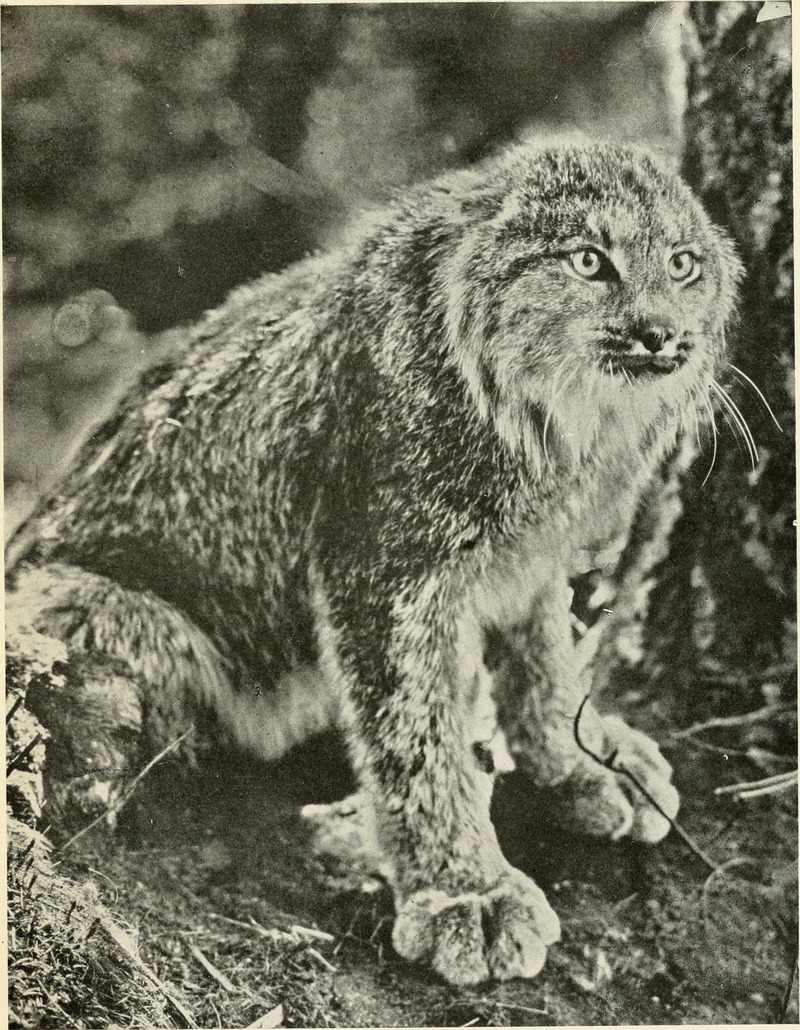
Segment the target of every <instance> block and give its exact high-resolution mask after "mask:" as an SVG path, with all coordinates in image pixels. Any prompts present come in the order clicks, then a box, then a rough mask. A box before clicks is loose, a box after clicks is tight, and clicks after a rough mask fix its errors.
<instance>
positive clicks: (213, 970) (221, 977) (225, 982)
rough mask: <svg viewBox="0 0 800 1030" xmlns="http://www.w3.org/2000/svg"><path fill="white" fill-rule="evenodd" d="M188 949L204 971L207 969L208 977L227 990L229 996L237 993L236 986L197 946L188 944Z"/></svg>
mask: <svg viewBox="0 0 800 1030" xmlns="http://www.w3.org/2000/svg"><path fill="white" fill-rule="evenodd" d="M187 948H188V949H189V951H190V952H191V953H192V955H193V956H194V958H196V959H197V961H198V962H199V963H200V965H201V966H202V967H203V969H205V971H206V972H207V973H208V975H209V976H210V977H212V978H213V979H214V980H216V981H217V983H218V984H219V985H220V987H222V988H223V989H224V990H226V991H227V992H228V993H229V994H235V993H236V985H235V984H233V983H231V981H230V980H229V979H228V978H227V976H225V974H224V973H221V972H220V971H219V969H217V967H216V966H215V965H214V964H213V963H212V962H210V961H209V960H208V959H207V958H206V956H205V955H204V954H203V953H202V951H201V950H200V949H199V948H198V947H197V946H196V945H195V944H187Z"/></svg>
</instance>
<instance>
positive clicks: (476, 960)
mask: <svg viewBox="0 0 800 1030" xmlns="http://www.w3.org/2000/svg"><path fill="white" fill-rule="evenodd" d="M581 247H583V248H586V247H593V248H598V249H599V250H600V251H602V253H603V254H604V255H605V256H606V259H607V260H608V262H609V263H610V267H613V270H614V274H613V275H609V276H606V277H604V278H600V279H599V280H594V279H593V280H588V279H581V278H580V276H578V275H575V274H572V273H571V272H570V269H569V267H568V265H567V262H568V261H569V255H570V254H573V253H574V252H575V251H576V248H581ZM676 247H690V248H691V249H692V251H693V252H694V253H695V254H696V255H697V257H698V260H699V261H700V262H701V267H702V274H701V275H700V276H699V277H698V278H697V279H696V280H694V281H692V282H691V283H689V284H683V283H679V282H676V281H674V280H673V279H670V277H669V276H668V274H667V271H666V264H665V262H666V260H667V254H668V253H669V251H670V248H672V249H674V248H676ZM738 275H739V266H738V262H737V260H736V257H735V254H734V252H733V248H732V246H731V244H730V242H729V241H728V240H727V238H726V237H725V236H724V234H723V233H721V232H720V231H719V230H718V229H716V228H715V227H713V226H712V225H711V223H710V222H709V220H708V218H707V216H706V215H705V213H704V212H703V211H702V209H701V208H700V206H699V204H698V202H697V201H696V200H695V199H694V198H693V196H692V195H691V194H690V192H689V190H688V189H687V188H686V187H685V186H684V185H683V184H682V183H681V182H680V181H679V180H678V179H676V178H674V177H673V176H671V175H668V174H665V173H663V172H661V171H659V169H658V168H657V167H656V166H655V165H654V164H653V163H652V162H651V161H650V160H649V159H648V158H647V157H645V156H643V155H641V154H638V153H635V152H631V151H628V150H624V149H619V148H615V147H611V146H590V147H581V148H575V149H558V150H541V151H533V150H530V149H527V148H520V149H516V150H512V151H510V152H509V153H508V154H506V155H504V156H503V157H501V158H499V159H497V160H495V161H493V162H491V163H489V164H487V165H485V166H483V167H480V168H478V169H476V170H470V171H465V172H460V173H456V174H451V175H448V176H445V177H444V178H442V179H439V180H437V181H434V182H433V183H431V184H427V185H424V186H422V187H419V188H417V189H414V190H411V191H410V192H409V193H408V194H406V195H405V196H404V197H402V198H401V199H399V200H397V201H396V202H395V203H394V204H393V205H392V206H390V207H389V208H388V209H387V210H385V211H383V212H381V213H379V214H377V215H374V216H372V217H370V218H369V219H365V220H364V221H363V222H362V223H361V224H360V225H358V226H357V227H356V229H355V230H354V233H353V237H352V239H351V242H350V243H349V244H348V246H347V247H346V248H345V249H343V250H341V251H339V252H336V253H333V254H330V255H324V256H317V257H312V258H309V259H308V260H306V261H304V262H302V263H300V264H299V265H297V266H296V267H294V268H292V269H290V270H288V271H287V272H285V273H283V274H282V275H280V276H277V277H276V276H268V277H266V278H264V279H262V280H260V281H258V282H256V283H254V284H252V285H248V286H245V287H242V288H240V289H238V290H237V291H235V292H234V293H233V294H232V295H231V296H230V298H229V299H228V301H227V302H226V303H225V304H224V305H223V306H222V307H221V308H220V309H218V310H216V311H213V312H211V313H210V314H208V315H207V316H206V318H205V319H204V320H203V321H202V322H201V323H200V324H199V325H198V326H197V327H196V328H195V329H194V330H193V331H191V332H187V346H186V349H185V350H184V351H183V352H182V353H181V354H180V355H179V356H177V357H176V358H174V359H173V360H172V361H171V362H170V363H168V364H166V365H164V366H162V367H159V368H157V369H155V370H154V371H151V372H149V373H147V374H146V375H145V377H144V379H143V380H142V382H141V384H140V385H139V386H138V388H137V389H135V390H134V391H133V392H131V393H130V394H129V396H128V397H127V399H126V400H125V401H124V403H123V404H122V405H121V406H120V408H119V410H118V411H117V413H116V415H115V416H114V417H113V418H112V419H111V420H110V421H108V422H107V423H106V424H105V425H104V426H102V427H101V428H100V429H99V430H98V431H97V432H96V433H95V434H94V436H93V437H92V439H91V441H90V442H89V443H88V445H87V446H86V447H85V448H84V450H83V452H82V454H81V455H80V458H79V460H78V463H77V465H76V467H75V468H74V470H73V472H72V474H71V475H70V476H69V478H68V479H67V480H66V482H65V483H64V484H63V485H62V486H61V488H60V489H59V491H58V492H57V494H56V495H55V496H54V497H52V498H51V500H50V501H49V503H48V504H47V505H46V506H45V507H44V508H43V509H42V510H41V511H40V512H39V513H38V515H37V516H36V517H35V518H34V519H33V520H32V521H31V522H29V524H28V525H27V526H25V527H23V529H22V531H21V532H20V534H19V535H18V538H17V540H16V541H15V543H14V545H13V548H14V551H15V554H16V566H15V569H14V572H13V589H12V593H11V602H10V603H11V616H10V617H11V618H12V619H13V618H17V619H21V620H23V621H25V620H28V622H30V623H32V624H33V625H34V627H35V628H36V629H37V630H40V631H43V632H49V633H51V634H54V635H57V636H59V637H60V638H61V639H63V640H64V641H65V642H66V643H67V644H68V645H69V646H70V647H72V648H73V649H78V650H81V649H83V650H92V649H95V650H99V651H102V652H103V653H108V654H111V655H113V656H114V657H115V658H118V659H119V658H121V659H124V660H125V661H126V662H127V663H128V665H129V667H130V669H131V670H132V673H133V675H135V676H136V677H138V679H139V680H140V682H141V683H142V684H143V691H144V693H143V703H144V705H145V708H146V709H147V710H148V711H150V712H154V713H156V714H155V715H154V716H153V717H152V718H153V721H154V723H156V724H158V725H159V726H161V725H162V724H166V723H168V722H169V720H170V718H173V719H174V718H177V716H176V715H175V713H176V712H178V711H180V710H182V706H184V705H190V704H192V703H193V702H192V701H191V700H189V699H190V698H191V697H194V698H199V699H200V700H201V701H203V702H204V703H207V704H210V705H212V706H213V707H214V708H215V709H216V710H217V711H218V713H219V716H220V718H221V719H222V720H223V721H225V722H227V724H228V725H229V726H230V728H231V729H232V731H233V732H234V734H235V735H236V736H238V738H239V739H240V740H241V741H242V742H243V743H245V744H246V745H247V746H249V747H251V748H252V749H253V750H255V751H256V752H258V753H259V754H261V755H262V756H264V757H268V758H271V757H275V756H276V755H278V754H279V753H281V752H282V751H283V750H285V749H286V748H287V747H288V746H289V745H291V744H292V743H294V742H295V741H297V740H300V739H302V737H303V736H305V735H307V734H308V733H310V732H314V731H316V730H318V729H320V728H321V727H322V726H323V725H325V724H326V723H328V722H330V721H338V722H339V723H341V724H342V725H344V726H345V727H346V728H347V730H348V733H349V737H350V741H351V745H352V754H353V759H354V763H355V765H356V767H357V770H358V772H359V775H360V777H361V781H362V784H363V787H364V790H365V791H366V793H367V795H368V797H369V799H370V802H371V805H372V808H373V812H374V819H375V825H376V827H377V833H378V837H379V840H380V843H381V846H382V847H383V849H384V852H385V854H386V855H387V856H388V857H389V858H390V860H391V862H392V866H393V870H394V884H395V889H396V892H397V901H398V919H397V925H396V928H395V935H394V940H395V946H396V947H397V949H398V951H400V953H401V954H404V955H406V956H407V957H409V958H412V959H421V960H426V961H428V962H430V963H431V964H432V965H433V967H434V968H435V969H436V970H437V971H438V972H440V973H441V974H442V975H443V976H445V977H446V978H447V979H449V980H451V981H453V982H456V983H469V982H477V981H480V980H482V979H485V978H486V977H489V976H495V977H500V978H503V977H509V976H515V975H524V976H529V975H533V974H535V973H536V972H537V971H538V969H539V968H540V967H541V964H542V962H543V961H544V953H545V947H546V945H548V944H549V943H551V942H552V941H553V940H554V939H555V938H556V937H557V936H558V924H557V920H556V918H555V916H554V914H553V913H552V911H551V910H550V908H549V906H548V905H547V902H546V900H545V899H544V896H543V895H542V894H541V892H540V891H539V890H538V888H536V887H535V885H533V884H532V883H531V882H530V881H528V880H527V879H526V878H525V877H522V876H521V874H519V873H517V872H516V871H515V870H513V869H511V868H510V867H509V866H508V864H507V863H506V861H505V859H504V858H503V856H502V855H501V853H500V850H499V847H498V844H497V841H496V838H495V834H494V830H493V828H492V826H491V822H490V819H489V801H490V795H491V787H492V776H491V773H490V771H489V767H490V765H491V763H490V762H489V763H488V766H487V762H486V761H485V760H482V758H481V754H482V753H481V751H480V747H479V748H478V750H477V751H476V748H475V747H474V745H475V744H478V745H481V744H482V743H483V742H484V741H485V738H484V733H485V734H486V735H487V736H488V734H489V731H488V730H486V731H483V730H482V731H476V730H475V722H474V720H473V718H472V713H473V709H474V708H475V706H476V704H478V701H481V703H483V702H485V698H482V695H483V694H485V692H486V690H487V687H488V685H489V684H490V677H489V676H488V675H487V673H486V670H485V669H484V666H483V647H484V632H485V631H486V629H487V627H495V628H496V629H499V630H500V631H510V630H511V629H513V627H515V626H517V625H518V624H520V623H523V622H526V621H527V622H528V623H529V624H530V625H532V626H534V627H536V632H535V637H534V643H535V646H534V649H533V652H532V654H533V659H532V661H531V662H530V663H529V667H530V670H531V672H530V677H529V679H528V680H527V681H526V682H524V683H521V684H518V685H517V690H518V696H517V697H516V698H514V699H513V701H514V705H513V706H510V704H509V699H508V698H506V699H500V710H501V711H507V710H510V709H513V710H514V711H522V712H524V713H525V714H524V717H520V718H518V719H517V722H516V725H515V727H514V734H513V741H514V742H515V743H516V745H517V748H518V750H521V751H524V752H525V758H526V760H527V764H528V767H529V768H530V769H531V770H533V771H534V772H535V773H536V775H538V777H539V778H540V780H542V781H544V782H547V783H549V784H551V785H554V786H557V785H559V784H561V785H563V786H564V797H565V805H566V806H567V808H568V811H569V812H570V813H571V814H570V815H569V818H570V819H571V820H573V821H578V822H582V823H583V825H585V827H586V828H587V829H588V830H589V831H590V832H600V833H607V834H609V835H610V836H619V835H620V834H622V833H626V832H628V833H632V834H633V835H634V836H639V837H640V838H641V839H646V840H654V839H658V838H659V837H660V836H663V834H664V832H666V829H668V825H666V824H665V822H664V820H663V817H662V816H661V815H659V814H658V813H653V812H652V811H650V812H646V811H644V809H643V808H642V804H641V802H640V801H639V802H637V801H636V800H635V799H632V798H631V797H630V795H629V794H628V793H626V790H625V785H624V784H620V783H619V782H618V781H617V780H616V779H615V777H614V775H613V774H612V773H611V772H610V771H609V770H606V769H602V768H601V769H599V770H598V769H597V768H590V766H587V764H586V761H585V758H584V756H582V755H581V754H580V752H579V751H578V750H577V748H576V747H575V744H574V741H573V739H572V717H573V715H574V712H575V709H576V705H577V701H578V698H577V695H576V691H577V686H576V684H577V678H578V669H577V665H576V660H575V656H574V651H573V648H572V642H571V636H570V627H569V621H568V606H569V595H568V586H567V583H568V577H569V575H570V573H571V572H572V571H574V570H575V569H576V568H577V567H578V566H579V564H580V560H581V557H580V556H583V559H585V555H586V553H587V549H589V550H591V548H593V547H599V546H601V545H602V544H603V543H604V542H605V541H607V540H608V539H610V538H612V537H616V536H618V535H619V534H620V532H624V530H625V527H626V526H627V525H628V524H629V522H630V520H631V518H632V516H633V513H634V511H635V508H636V504H637V498H638V497H639V494H640V491H641V489H642V487H643V485H644V484H645V483H646V481H647V479H648V477H649V476H650V475H651V474H652V472H653V470H654V469H655V468H656V467H657V465H658V464H659V462H660V461H661V460H662V459H663V458H664V457H665V455H666V454H667V453H668V452H669V451H670V450H671V448H673V447H674V445H675V442H676V439H677V437H678V435H679V434H680V433H681V432H684V431H689V432H694V431H695V429H696V426H697V424H698V423H702V422H703V421H704V420H705V418H706V417H707V414H708V412H709V407H710V405H709V378H710V376H711V375H712V374H713V372H714V369H715V367H716V366H717V365H718V363H719V361H720V360H721V357H722V354H723V345H724V331H725V326H726V323H727V322H728V320H729V319H730V317H731V313H732V310H733V304H734V296H735V290H736V281H737V278H738ZM653 321H655V322H658V323H664V322H669V323H670V324H672V325H673V326H674V328H675V334H674V340H673V342H672V344H671V346H672V348H673V350H672V352H671V353H672V357H671V358H670V361H669V362H668V363H667V364H668V366H669V367H668V369H666V371H665V369H664V368H663V367H657V363H656V364H654V365H653V366H652V367H651V366H650V365H647V361H649V360H650V359H649V358H647V359H646V361H645V364H644V366H643V368H644V371H643V373H642V374H636V375H630V374H627V373H626V371H625V370H624V368H621V367H620V365H619V363H618V362H617V358H616V355H618V354H619V353H623V352H624V353H630V354H636V353H643V351H642V343H641V341H640V339H639V337H640V336H641V333H640V332H639V329H638V328H637V327H640V326H641V325H642V324H643V323H645V322H650V323H652V322H653ZM637 334H638V336H637ZM637 348H638V351H637ZM673 359H674V360H673ZM165 699H167V700H165ZM484 709H485V704H484ZM484 722H485V720H484ZM586 726H587V729H586V733H587V735H588V736H589V737H590V738H591V740H592V741H593V742H594V745H595V746H596V747H597V748H598V749H602V748H603V747H605V746H606V745H607V744H608V745H609V746H610V744H611V743H613V745H614V747H615V748H616V749H617V750H618V751H619V752H620V754H627V756H628V760H629V764H630V766H631V767H632V768H636V769H637V771H638V772H639V774H640V775H641V776H642V777H643V778H644V779H645V780H646V781H647V783H648V784H649V785H650V789H651V792H653V793H655V795H656V796H657V797H659V798H660V799H661V803H662V807H664V808H665V809H667V810H671V811H674V810H675V809H676V808H677V795H675V794H674V789H673V788H672V787H671V785H670V784H669V769H668V767H667V766H666V763H664V761H663V759H661V757H660V755H659V754H658V752H657V749H656V748H655V746H654V745H652V744H651V743H650V742H649V741H647V740H646V738H643V737H641V735H637V734H634V732H633V731H628V730H627V729H626V728H625V727H624V726H622V725H621V724H617V723H613V724H612V723H611V722H609V723H607V724H603V723H602V721H601V720H600V719H599V717H597V716H595V715H593V714H590V715H589V716H588V717H587V721H586ZM476 734H477V735H476ZM640 737H641V739H639V738H640ZM626 748H627V750H626ZM483 759H485V755H483ZM590 765H591V763H590ZM637 805H638V807H637ZM645 807H646V806H645Z"/></svg>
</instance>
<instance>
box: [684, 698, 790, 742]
mask: <svg viewBox="0 0 800 1030" xmlns="http://www.w3.org/2000/svg"><path fill="white" fill-rule="evenodd" d="M791 708H792V706H791V705H789V704H773V705H764V707H763V708H757V709H756V710H755V711H754V712H745V714H744V715H719V716H717V717H716V718H714V719H706V721H705V722H696V723H694V724H693V725H692V726H687V727H686V729H684V730H674V731H673V732H672V733H671V734H670V736H671V737H673V738H677V739H680V738H681V737H691V736H693V735H694V734H695V733H701V732H702V731H703V730H721V729H728V728H730V727H732V726H749V725H750V724H751V723H754V722H763V721H764V720H765V719H771V718H772V716H773V715H780V714H782V713H783V712H788V711H790V710H791Z"/></svg>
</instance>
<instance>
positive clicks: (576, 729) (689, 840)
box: [572, 694, 718, 870]
mask: <svg viewBox="0 0 800 1030" xmlns="http://www.w3.org/2000/svg"><path fill="white" fill-rule="evenodd" d="M588 700H589V695H588V694H587V695H586V696H585V697H584V699H583V701H581V703H580V705H579V707H578V711H577V712H576V713H575V718H574V719H573V722H572V733H573V736H574V738H575V743H576V744H577V745H578V747H579V748H580V749H581V751H583V753H584V754H585V755H588V756H589V758H591V759H592V761H594V762H597V764H598V765H602V766H604V768H606V769H610V770H611V771H612V772H615V773H618V774H619V775H621V776H625V777H626V778H627V779H629V780H630V781H631V783H633V785H634V786H635V787H636V789H637V790H639V791H640V792H641V793H642V794H643V795H644V797H646V798H647V800H648V801H649V802H650V804H651V805H652V806H653V808H655V810H656V811H657V812H658V813H659V815H662V816H663V817H664V818H665V819H666V820H667V822H668V823H669V824H670V826H671V827H672V828H673V830H675V832H676V833H677V834H678V836H679V837H680V838H681V839H682V840H683V841H684V843H685V844H686V845H688V847H689V848H690V850H691V851H693V852H694V854H695V855H697V857H698V858H699V859H700V860H701V861H702V862H704V863H705V864H706V865H707V866H708V868H709V869H713V870H716V869H717V868H718V866H717V863H716V862H715V861H714V860H713V859H712V858H709V856H708V855H707V854H706V853H705V851H703V849H702V848H701V847H700V845H699V844H698V843H697V841H695V839H694V838H693V837H691V836H690V835H689V834H688V833H687V832H686V830H684V828H683V827H682V826H681V825H680V823H679V822H678V820H677V819H673V818H672V817H671V816H669V815H667V813H666V812H665V811H664V809H663V808H662V807H661V805H659V803H658V802H657V801H656V799H655V798H654V797H653V795H652V794H651V793H650V792H649V791H648V790H647V788H646V787H644V786H643V785H642V783H640V781H639V779H638V777H637V776H634V774H633V773H632V772H629V771H628V770H627V769H625V768H624V767H623V766H617V765H615V764H614V759H615V758H616V752H614V753H612V754H611V756H610V757H609V758H601V756H600V755H596V754H595V753H594V751H592V750H591V749H590V748H588V747H586V745H585V744H584V742H583V740H582V739H581V732H580V721H581V716H582V715H583V710H584V708H585V707H586V704H587V702H588Z"/></svg>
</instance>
